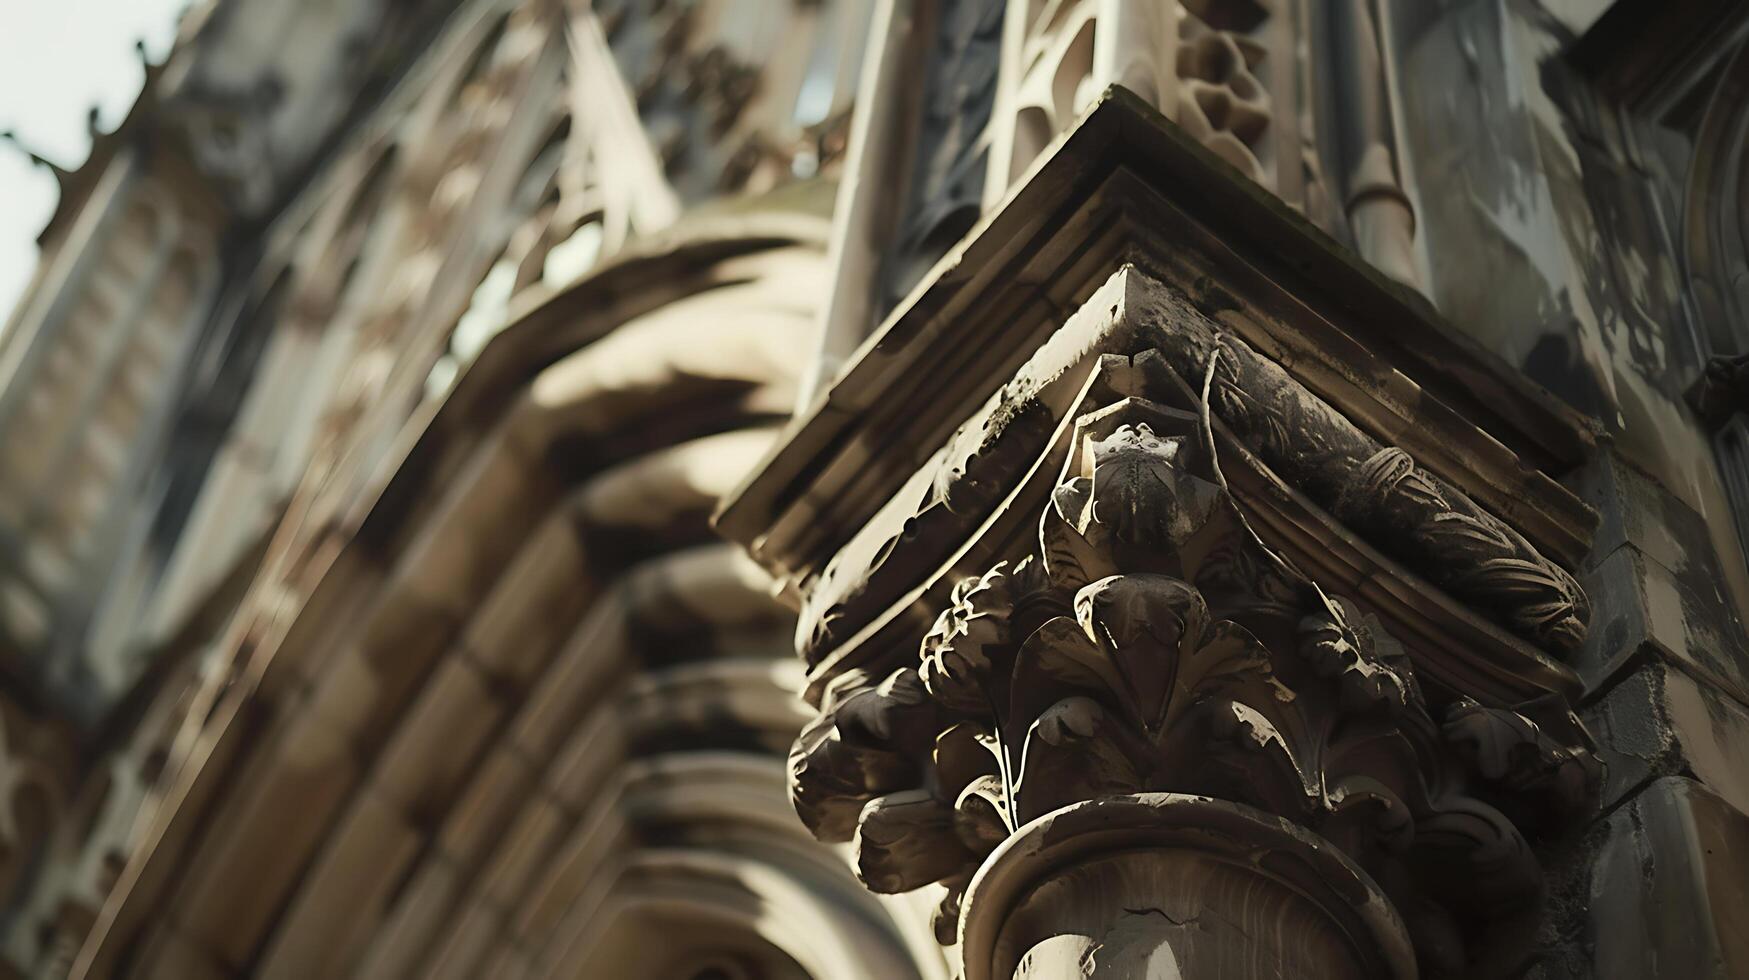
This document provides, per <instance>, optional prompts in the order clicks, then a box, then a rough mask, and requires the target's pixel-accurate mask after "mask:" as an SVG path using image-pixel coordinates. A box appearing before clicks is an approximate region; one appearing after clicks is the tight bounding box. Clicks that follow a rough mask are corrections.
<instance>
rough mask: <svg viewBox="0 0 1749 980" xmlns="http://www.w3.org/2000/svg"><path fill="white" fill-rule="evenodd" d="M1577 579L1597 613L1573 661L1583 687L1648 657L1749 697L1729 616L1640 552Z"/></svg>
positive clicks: (1611, 559) (1742, 651)
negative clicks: (1666, 660) (1678, 665)
mask: <svg viewBox="0 0 1749 980" xmlns="http://www.w3.org/2000/svg"><path fill="white" fill-rule="evenodd" d="M1579 581H1580V584H1581V585H1582V586H1583V587H1584V589H1585V591H1586V593H1587V594H1588V595H1590V596H1591V599H1592V605H1593V607H1594V608H1595V609H1596V610H1597V614H1596V617H1595V620H1594V621H1593V622H1592V624H1591V630H1590V633H1589V635H1588V636H1587V637H1586V641H1585V645H1584V646H1583V647H1582V648H1581V649H1580V650H1578V651H1577V652H1576V653H1575V654H1574V656H1573V659H1572V665H1573V667H1574V669H1575V670H1577V671H1578V672H1579V675H1580V676H1581V677H1583V678H1584V679H1585V685H1586V687H1588V688H1590V689H1592V690H1598V689H1601V688H1604V687H1607V686H1608V685H1609V684H1610V682H1611V679H1612V678H1613V677H1615V676H1616V675H1617V674H1619V673H1620V671H1621V670H1622V669H1623V668H1624V667H1626V666H1627V665H1629V664H1630V663H1632V662H1634V661H1635V660H1636V659H1637V658H1642V657H1647V656H1651V657H1660V658H1665V659H1668V660H1671V661H1673V662H1675V663H1678V664H1680V665H1681V666H1682V668H1683V669H1684V670H1687V671H1689V672H1690V673H1692V674H1694V675H1695V676H1697V677H1701V678H1705V679H1706V680H1707V681H1708V682H1709V683H1711V684H1715V685H1718V686H1720V687H1721V688H1723V689H1724V690H1726V691H1729V692H1732V693H1733V694H1735V695H1736V696H1738V697H1743V698H1749V648H1746V647H1745V643H1744V641H1743V639H1742V637H1741V635H1740V631H1739V629H1738V628H1737V626H1736V625H1735V622H1734V619H1733V617H1730V616H1729V615H1727V614H1726V613H1725V612H1724V610H1723V609H1722V607H1720V606H1718V605H1716V604H1713V603H1708V602H1706V601H1705V600H1703V599H1701V598H1700V597H1699V596H1697V595H1695V593H1693V592H1692V591H1690V590H1689V589H1687V588H1686V587H1685V586H1684V585H1683V584H1682V582H1681V581H1680V580H1679V579H1678V578H1677V576H1676V575H1675V574H1674V573H1673V572H1671V570H1670V569H1668V568H1666V567H1665V566H1664V565H1662V564H1660V563H1659V562H1658V561H1656V560H1654V559H1652V558H1649V557H1647V556H1646V554H1645V553H1644V552H1642V551H1641V550H1640V548H1639V547H1637V546H1635V545H1631V544H1629V545H1623V546H1621V547H1619V548H1617V549H1616V550H1615V552H1614V553H1613V554H1611V555H1609V556H1608V557H1606V558H1604V559H1603V560H1601V561H1599V562H1598V563H1597V564H1596V566H1595V567H1594V568H1592V569H1591V570H1590V571H1588V572H1582V573H1581V574H1580V576H1579Z"/></svg>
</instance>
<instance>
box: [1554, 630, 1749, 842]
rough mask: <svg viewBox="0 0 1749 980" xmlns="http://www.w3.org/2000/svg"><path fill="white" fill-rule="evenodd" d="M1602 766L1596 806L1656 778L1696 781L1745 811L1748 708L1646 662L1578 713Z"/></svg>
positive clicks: (1748, 769)
mask: <svg viewBox="0 0 1749 980" xmlns="http://www.w3.org/2000/svg"><path fill="white" fill-rule="evenodd" d="M1581 716H1582V717H1583V718H1584V719H1585V722H1586V725H1587V727H1589V728H1590V729H1591V733H1592V735H1594V736H1595V737H1596V738H1597V742H1598V746H1599V749H1598V757H1599V758H1600V759H1601V760H1602V761H1603V764H1604V768H1605V772H1606V773H1607V777H1606V779H1605V780H1604V789H1603V806H1604V807H1605V808H1606V809H1607V808H1610V807H1613V806H1614V805H1615V804H1616V803H1618V802H1620V801H1621V800H1622V799H1623V798H1624V797H1626V796H1630V795H1632V794H1633V793H1635V792H1638V791H1639V789H1640V787H1641V786H1642V785H1643V784H1645V783H1646V782H1648V781H1650V780H1651V779H1654V778H1656V777H1659V776H1667V775H1684V776H1689V777H1692V778H1694V779H1696V780H1699V781H1700V782H1701V783H1702V784H1704V785H1705V786H1706V787H1707V788H1708V789H1709V790H1711V791H1712V792H1714V793H1717V794H1718V795H1719V796H1720V797H1721V798H1722V799H1724V800H1725V801H1726V802H1728V803H1730V804H1731V805H1732V806H1734V807H1736V808H1737V809H1738V810H1742V811H1744V812H1749V708H1746V707H1744V706H1743V705H1742V704H1740V703H1739V702H1737V701H1736V700H1734V699H1732V698H1731V697H1730V696H1728V695H1726V694H1724V693H1723V692H1721V691H1719V690H1718V689H1717V688H1715V687H1713V686H1712V685H1710V684H1707V683H1705V682H1702V681H1697V680H1695V679H1694V678H1693V677H1691V676H1689V675H1688V674H1685V673H1683V672H1682V671H1680V670H1677V669H1675V668H1673V667H1671V666H1669V665H1668V664H1665V663H1661V662H1653V663H1650V664H1647V665H1645V666H1644V667H1642V668H1640V669H1639V670H1637V671H1635V672H1634V673H1633V674H1631V675H1629V676H1628V677H1627V678H1626V679H1624V680H1623V681H1622V682H1621V683H1619V684H1617V685H1616V686H1615V687H1614V688H1613V689H1611V690H1610V691H1609V693H1608V694H1606V695H1605V696H1604V697H1603V698H1602V699H1601V700H1599V701H1598V702H1597V703H1595V704H1593V705H1591V706H1590V707H1588V708H1587V709H1585V710H1584V711H1582V712H1581Z"/></svg>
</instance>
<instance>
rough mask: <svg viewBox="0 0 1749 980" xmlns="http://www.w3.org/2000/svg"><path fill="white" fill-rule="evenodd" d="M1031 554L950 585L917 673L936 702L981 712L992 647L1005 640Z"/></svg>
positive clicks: (984, 706)
mask: <svg viewBox="0 0 1749 980" xmlns="http://www.w3.org/2000/svg"><path fill="white" fill-rule="evenodd" d="M1029 563H1030V560H1028V561H1023V562H1021V563H1020V565H1019V566H1013V567H1011V566H1010V565H1009V563H1008V562H998V563H997V564H996V565H995V567H993V568H991V569H990V570H989V571H987V572H985V573H984V574H983V575H979V576H976V577H973V578H965V579H962V580H960V583H959V584H958V585H956V586H954V587H953V602H952V604H951V605H949V606H948V607H947V609H945V610H943V611H942V613H941V615H940V616H938V617H936V620H935V626H934V627H933V628H931V629H930V631H929V633H928V635H926V636H924V637H923V649H922V658H923V663H922V666H921V667H920V668H919V673H921V674H922V676H923V684H924V686H925V687H926V688H928V690H929V693H930V695H932V696H933V697H934V698H935V700H936V701H937V702H939V703H940V704H942V705H943V706H944V707H946V708H949V709H950V710H953V711H958V712H962V713H965V714H981V713H983V712H985V711H986V709H987V708H988V704H989V702H988V700H987V699H986V697H985V694H984V689H985V685H986V683H987V681H988V679H989V676H990V662H991V654H992V653H993V652H994V650H993V648H996V647H1002V646H1007V645H1009V644H1010V643H1011V642H1012V641H1011V639H1010V637H1009V635H1008V633H1009V618H1010V616H1011V614H1012V613H1013V612H1014V607H1015V605H1016V603H1017V601H1018V599H1019V595H1018V593H1019V592H1022V591H1024V585H1023V584H1022V582H1021V580H1022V579H1024V578H1025V577H1027V576H1026V572H1027V567H1028V565H1029Z"/></svg>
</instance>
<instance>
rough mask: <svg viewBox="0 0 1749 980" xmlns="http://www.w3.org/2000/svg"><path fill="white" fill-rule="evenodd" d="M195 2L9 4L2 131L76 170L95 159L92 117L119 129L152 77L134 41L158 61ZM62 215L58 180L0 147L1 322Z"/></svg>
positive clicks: (2, 60)
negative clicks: (90, 155) (51, 224)
mask: <svg viewBox="0 0 1749 980" xmlns="http://www.w3.org/2000/svg"><path fill="white" fill-rule="evenodd" d="M187 4H188V0H0V131H5V130H8V129H10V130H12V131H14V132H16V133H17V134H18V136H19V137H20V138H21V139H22V140H23V141H24V142H25V143H26V144H27V145H29V147H30V148H31V149H32V150H34V151H36V152H37V153H40V154H42V155H43V156H45V157H48V158H49V159H51V160H53V161H55V163H57V164H59V165H61V166H63V167H66V168H67V169H69V170H73V169H77V167H78V165H79V164H80V163H82V162H84V160H85V156H86V154H87V152H88V151H89V150H90V141H89V140H87V139H86V135H85V119H86V113H87V112H88V111H89V110H90V108H91V107H92V106H93V105H95V106H98V107H99V108H100V109H101V114H100V116H99V123H100V125H101V126H102V128H103V129H104V130H106V131H107V130H110V129H113V128H114V127H115V126H116V124H118V123H119V122H121V120H122V118H123V117H125V116H126V115H127V111H128V108H129V107H131V106H132V105H133V103H134V97H135V96H136V95H138V94H139V91H140V83H141V82H143V81H144V80H145V76H144V75H143V74H142V73H141V70H140V61H139V56H138V55H137V54H135V52H134V42H135V41H137V40H144V41H145V42H146V50H147V52H148V54H149V55H150V56H151V58H152V60H153V61H154V62H157V61H161V60H163V58H164V54H165V52H167V51H169V49H170V42H171V39H172V38H173V37H174V36H175V31H176V19H177V16H178V15H179V14H180V13H181V12H182V9H183V8H184V7H185V6H187ZM54 209H55V180H54V178H53V177H51V176H50V175H49V172H48V171H47V170H44V169H42V168H40V167H37V166H34V165H32V164H31V162H30V160H29V159H28V158H27V157H25V156H24V154H22V153H20V152H18V150H17V149H16V148H15V147H13V146H12V145H11V144H7V143H0V323H4V321H5V319H6V316H7V314H9V313H11V311H12V306H13V303H14V302H16V301H17V299H18V294H19V292H20V291H21V290H23V289H24V286H25V284H26V283H27V282H28V281H29V279H30V275H31V272H32V271H33V270H34V269H35V268H36V257H37V249H36V236H37V233H38V232H40V231H42V229H43V225H44V224H45V223H46V222H47V221H48V219H49V215H50V214H51V213H53V212H54Z"/></svg>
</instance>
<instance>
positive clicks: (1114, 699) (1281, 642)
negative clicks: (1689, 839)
mask: <svg viewBox="0 0 1749 980" xmlns="http://www.w3.org/2000/svg"><path fill="white" fill-rule="evenodd" d="M1229 380H1230V378H1229ZM1225 397H1228V398H1231V397H1233V396H1232V395H1227V396H1225ZM1206 426H1207V422H1206V420H1199V419H1197V418H1196V417H1195V416H1194V415H1190V414H1187V413H1183V412H1178V411H1173V410H1170V409H1166V408H1163V407H1161V406H1158V405H1155V404H1153V403H1150V402H1145V401H1139V400H1136V399H1126V400H1125V401H1122V402H1120V403H1118V404H1117V405H1115V406H1112V407H1110V408H1107V409H1105V410H1102V411H1099V412H1094V413H1091V414H1090V415H1087V416H1083V417H1082V418H1081V419H1080V420H1079V422H1078V428H1077V433H1076V443H1075V445H1076V446H1078V447H1079V450H1078V455H1075V456H1072V457H1071V460H1070V463H1069V465H1068V467H1067V474H1066V478H1065V479H1064V480H1063V481H1062V482H1061V483H1060V484H1059V485H1058V486H1057V488H1056V489H1055V491H1054V494H1053V497H1052V500H1051V503H1050V505H1049V506H1048V507H1047V508H1046V509H1045V511H1044V513H1043V515H1042V519H1041V522H1040V526H1039V537H1038V542H1037V547H1036V550H1034V552H1033V553H1031V554H1028V555H1026V556H1025V557H1023V558H1021V559H1020V560H1018V561H1014V562H1001V563H999V564H997V565H995V566H994V567H992V568H990V569H989V570H988V571H987V572H985V573H984V574H983V575H980V576H976V577H972V578H968V579H966V580H965V581H963V582H961V583H960V584H959V585H958V586H957V587H956V588H955V589H954V590H953V597H952V604H951V606H950V607H949V608H948V609H946V610H944V611H943V612H942V613H941V615H940V618H939V619H938V620H937V621H936V623H935V626H934V629H933V630H931V631H930V633H929V634H928V635H927V636H926V637H925V638H924V640H923V642H922V649H921V653H920V657H919V660H918V662H917V663H916V664H915V665H910V666H905V667H902V668H900V669H898V670H895V671H893V672H892V673H891V674H889V675H888V676H886V677H884V678H878V679H877V678H873V677H870V676H868V675H867V674H865V673H862V672H858V671H852V672H849V673H846V674H844V675H841V676H840V677H838V678H836V679H835V680H834V682H833V683H832V685H831V687H830V688H829V689H828V691H827V694H826V700H825V704H824V705H823V709H824V710H823V713H822V715H821V717H820V718H819V719H817V720H816V721H815V722H814V723H813V724H812V725H810V726H809V728H808V729H807V730H806V731H804V732H803V734H802V735H801V737H800V739H799V740H798V742H797V744H796V747H795V750H794V752H793V753H792V755H791V759H790V768H791V790H792V796H793V799H794V802H795V805H796V809H797V811H798V813H799V814H800V815H801V817H802V819H803V821H804V822H805V823H806V824H807V825H808V826H809V828H810V829H811V830H812V831H813V832H814V833H815V834H816V835H817V836H819V837H821V838H822V839H824V840H828V841H843V840H847V839H852V838H854V839H855V841H856V850H857V870H858V873H859V874H860V875H861V877H862V878H863V880H864V881H865V882H866V883H867V884H868V886H869V887H870V888H871V889H873V890H875V891H878V892H902V891H909V890H911V889H915V888H918V887H921V886H924V885H927V884H929V883H931V882H936V881H940V882H943V883H944V884H946V885H947V887H948V897H947V899H946V900H945V901H944V902H943V903H942V907H941V909H940V912H939V915H938V921H937V936H938V938H939V939H940V940H941V941H942V942H943V943H951V942H953V941H954V938H955V930H956V919H957V917H958V914H959V908H958V905H959V900H960V897H961V895H962V894H963V891H964V888H965V886H966V883H967V882H968V881H969V880H970V878H971V875H972V874H973V872H974V871H975V870H976V869H977V867H978V866H979V864H980V862H981V861H983V859H984V858H985V857H986V856H987V855H989V854H990V852H991V851H992V850H994V849H995V848H996V846H997V845H998V844H1000V843H1001V842H1002V841H1003V840H1004V839H1006V838H1007V837H1008V836H1009V835H1011V834H1013V833H1014V832H1015V831H1016V830H1017V829H1018V828H1020V827H1021V826H1023V825H1025V824H1026V823H1027V822H1028V821H1031V820H1034V819H1036V818H1038V817H1040V816H1042V815H1045V814H1048V813H1051V812H1052V811H1056V810H1059V809H1060V808H1062V807H1065V806H1068V805H1070V804H1074V803H1078V802H1081V801H1087V800H1094V799H1100V798H1109V797H1114V796H1120V795H1125V794H1135V793H1145V792H1171V793H1191V794H1205V795H1208V796H1214V797H1218V798H1221V799H1225V800H1231V801H1234V802H1238V803H1242V804H1246V805H1249V806H1253V807H1257V808H1261V809H1263V810H1267V811H1269V812H1271V813H1274V814H1276V815H1278V816H1281V817H1284V818H1286V819H1289V820H1291V821H1293V822H1295V823H1298V824H1300V825H1301V826H1303V827H1306V828H1308V829H1310V830H1313V831H1315V832H1316V833H1318V834H1319V835H1321V836H1322V837H1324V838H1325V839H1327V840H1329V841H1331V842H1332V843H1333V844H1335V845H1336V846H1337V847H1339V848H1340V849H1341V850H1343V851H1344V852H1345V853H1347V854H1348V855H1349V857H1350V858H1352V859H1353V860H1354V861H1355V862H1357V863H1358V864H1359V865H1360V866H1361V867H1363V868H1364V869H1365V870H1366V871H1367V872H1368V873H1369V874H1371V875H1372V876H1373V878H1374V879H1376V880H1377V882H1378V883H1379V885H1380V887H1382V888H1383V889H1384V891H1385V893H1386V894H1387V895H1388V896H1389V897H1390V898H1391V899H1392V901H1393V902H1394V903H1395V904H1396V905H1397V906H1398V910H1399V912H1400V914H1401V915H1402V916H1403V918H1404V920H1405V921H1406V922H1407V923H1408V925H1409V928H1410V931H1411V933H1412V935H1414V937H1415V939H1416V946H1417V949H1418V952H1419V955H1420V957H1421V959H1422V960H1423V963H1422V970H1423V972H1424V974H1425V975H1427V976H1432V977H1440V976H1456V975H1459V974H1460V973H1461V972H1463V971H1464V970H1465V969H1466V968H1467V965H1466V964H1471V965H1473V963H1472V961H1473V959H1474V957H1476V956H1478V955H1482V954H1483V951H1485V950H1489V949H1492V948H1493V947H1495V946H1497V945H1498V943H1496V942H1495V940H1496V939H1497V938H1498V937H1497V936H1495V935H1493V934H1494V933H1495V932H1497V931H1498V930H1499V929H1502V928H1505V926H1504V925H1503V923H1504V922H1505V921H1507V920H1508V919H1510V918H1511V917H1512V916H1513V914H1515V913H1518V912H1520V911H1522V910H1524V909H1525V908H1526V907H1527V906H1531V905H1534V903H1535V902H1536V900H1537V898H1538V895H1539V889H1540V882H1541V875H1540V872H1539V869H1538V867H1537V863H1536V860H1535V858H1534V857H1533V856H1532V854H1531V851H1530V849H1529V847H1528V845H1527V844H1526V841H1525V839H1524V837H1523V836H1522V834H1521V832H1520V830H1519V828H1518V827H1517V826H1515V825H1514V823H1513V821H1512V820H1511V819H1509V815H1514V816H1520V817H1522V818H1528V817H1529V816H1531V815H1539V816H1541V817H1544V818H1548V817H1553V818H1556V819H1559V818H1560V817H1561V816H1562V815H1563V814H1566V813H1570V812H1572V811H1575V810H1578V809H1580V808H1583V807H1586V806H1587V805H1588V803H1589V801H1590V799H1591V798H1592V796H1593V794H1594V793H1595V791H1596V784H1597V779H1598V769H1597V765H1596V763H1595V761H1594V760H1593V759H1592V758H1591V756H1590V753H1589V748H1588V740H1587V739H1586V737H1585V735H1584V733H1583V730H1582V729H1581V728H1580V727H1579V726H1578V724H1577V722H1576V720H1574V719H1573V718H1572V716H1571V714H1570V713H1567V712H1566V711H1565V710H1564V708H1562V707H1560V706H1551V705H1533V706H1528V707H1524V708H1522V709H1521V710H1520V711H1511V710H1505V709H1501V708H1496V707H1486V706H1483V705H1480V704H1478V703H1475V702H1473V701H1467V700H1459V701H1457V702H1456V703H1453V704H1449V705H1444V706H1441V707H1439V708H1435V706H1432V705H1430V704H1429V703H1428V700H1427V698H1426V697H1425V696H1424V694H1423V692H1422V690H1421V689H1420V687H1419V686H1418V684H1417V682H1416V679H1415V676H1414V673H1413V671H1412V670H1411V668H1410V665H1409V662H1408V658H1407V657H1406V655H1405V654H1404V652H1403V650H1402V648H1401V647H1400V646H1399V645H1398V644H1397V643H1396V641H1395V640H1393V639H1392V638H1391V637H1390V636H1389V635H1388V634H1387V633H1386V632H1385V631H1384V630H1383V629H1382V628H1381V627H1380V626H1379V624H1378V623H1377V621H1376V620H1374V619H1373V618H1372V617H1371V616H1369V615H1367V614H1365V613H1363V612H1361V611H1360V610H1359V609H1358V608H1356V607H1355V606H1354V605H1353V604H1352V603H1350V602H1348V601H1346V600H1344V599H1342V598H1339V597H1333V596H1330V595H1327V594H1325V592H1324V591H1323V590H1322V589H1321V588H1319V586H1318V585H1317V583H1316V582H1314V581H1312V580H1311V579H1310V578H1309V577H1307V576H1306V575H1304V574H1302V573H1301V572H1300V571H1298V570H1297V569H1296V568H1295V567H1293V566H1292V565H1291V564H1290V563H1289V562H1288V561H1286V560H1285V559H1284V558H1283V557H1281V556H1280V555H1278V554H1276V553H1275V552H1273V551H1272V550H1271V549H1269V548H1268V547H1267V546H1265V545H1264V544H1263V543H1262V542H1261V540H1260V539H1259V538H1258V537H1257V536H1256V535H1255V534H1254V533H1253V532H1252V531H1251V529H1250V528H1249V526H1248V525H1247V524H1246V521H1245V519H1244V517H1243V516H1242V514H1241V512H1240V511H1239V509H1238V508H1237V506H1236V505H1235V503H1234V501H1233V499H1232V498H1231V496H1230V495H1229V494H1228V493H1227V491H1226V489H1225V487H1224V481H1223V479H1222V478H1221V476H1220V471H1219V467H1218V462H1217V461H1216V460H1215V458H1214V455H1213V450H1212V445H1213V442H1212V438H1211V437H1210V434H1209V431H1208V429H1207V427H1206ZM1533 718H1534V719H1537V720H1533ZM1538 720H1540V721H1541V722H1542V724H1539V723H1538Z"/></svg>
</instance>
